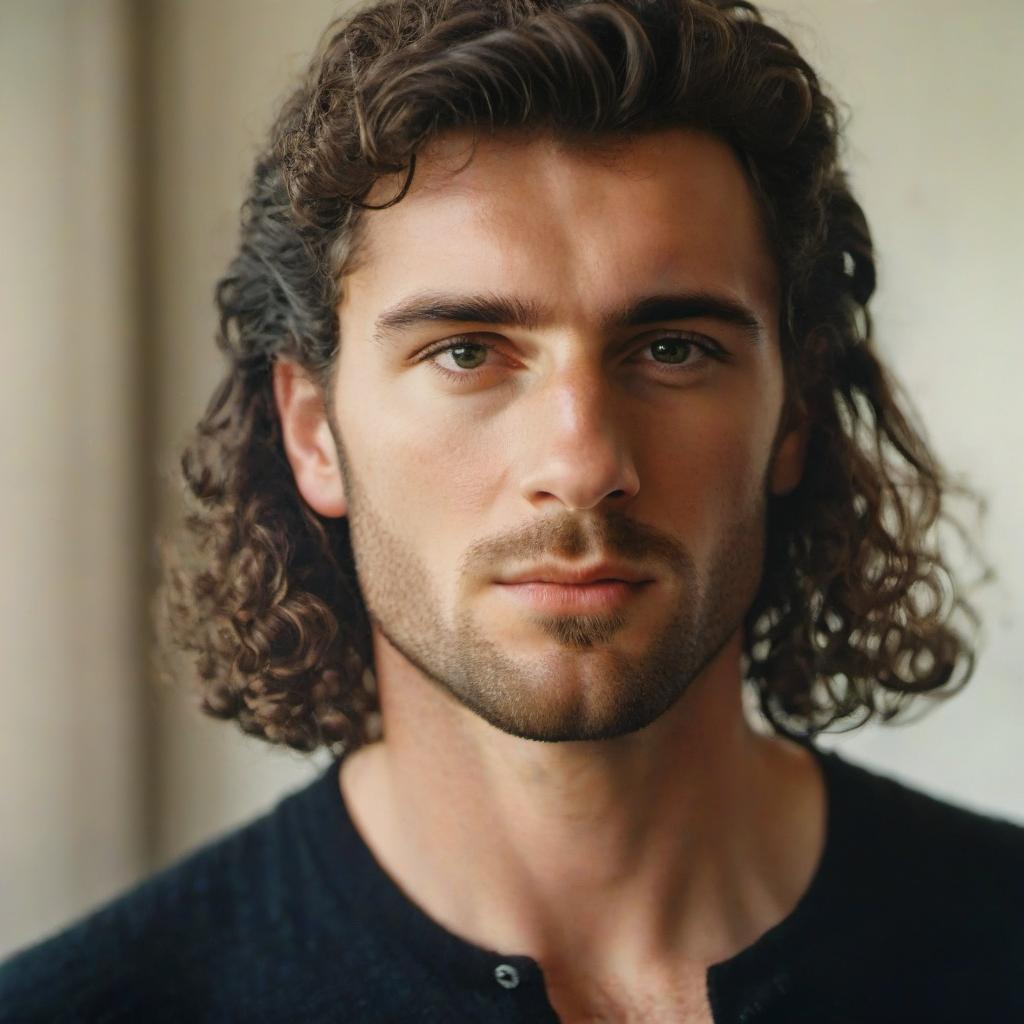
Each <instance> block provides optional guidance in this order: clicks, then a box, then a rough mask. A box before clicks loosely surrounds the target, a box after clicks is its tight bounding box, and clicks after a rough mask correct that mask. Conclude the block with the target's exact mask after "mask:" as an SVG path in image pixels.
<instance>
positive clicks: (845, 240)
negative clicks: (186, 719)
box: [158, 0, 991, 754]
mask: <svg viewBox="0 0 1024 1024" xmlns="http://www.w3.org/2000/svg"><path fill="white" fill-rule="evenodd" d="M671 127H691V128H696V129H701V130H704V131H707V132H710V133H713V134H714V135H716V136H717V137H719V138H721V139H723V140H724V141H726V142H727V143H728V144H729V145H730V146H731V147H732V149H733V150H734V151H735V153H736V154H737V156H738V157H739V159H740V160H741V162H742V165H743V167H744V169H745V171H746V173H747V175H748V179H749V182H750V185H751V187H752V189H753V191H754V194H755V197H756V199H757V201H758V203H759V206H760V208H761V210H762V213H763V216H764V220H765V225H766V228H767V234H768V237H769V241H770V245H771V249H772V254H773V256H774V259H775V261H776V263H777V266H778V269H779V277H780V283H781V289H782V290H781V296H782V306H781V310H782V313H781V317H780V320H781V323H780V343H781V347H782V358H783V367H784V374H785V382H786V395H787V398H786V409H785V410H784V416H788V415H790V413H791V412H792V411H793V410H797V409H799V410H800V412H801V414H803V415H806V416H808V417H809V419H810V422H811V424H812V425H813V427H812V430H811V434H810V439H809V444H808V449H807V455H806V464H805V470H804V475H803V479H802V481H801V483H800V484H799V486H798V487H797V488H796V489H795V490H794V491H793V492H791V493H790V494H788V495H785V496H783V497H779V498H773V499H771V501H770V503H769V507H768V511H767V524H766V528H767V541H766V543H767V547H766V552H765V564H764V572H763V577H762V582H761V585H760V590H759V592H758V594H757V596H756V598H755V600H754V602H753V604H752V606H751V607H750V609H749V611H748V613H747V615H746V617H745V621H744V659H743V661H744V665H743V672H744V678H745V680H746V681H747V682H748V683H750V684H751V685H752V687H753V688H754V692H755V693H756V696H757V701H758V703H759V705H760V709H761V711H762V713H763V714H764V716H765V718H766V719H767V720H768V722H769V723H770V725H771V727H773V728H774V729H775V730H776V731H777V732H780V733H783V734H786V735H789V736H801V737H813V736H814V735H815V734H817V733H819V732H821V731H823V730H825V729H827V728H828V727H829V726H831V725H833V723H837V722H841V721H848V720H851V721H854V725H853V728H856V727H858V726H859V725H863V724H864V723H865V722H867V721H868V720H869V719H871V718H872V717H873V716H879V717H880V718H881V720H883V721H888V720H890V719H893V718H895V717H896V716H897V715H898V714H900V713H901V712H902V710H903V709H904V707H905V706H906V705H907V704H908V703H909V702H910V701H911V700H912V699H913V698H914V697H915V696H916V695H923V694H927V695H929V696H932V697H946V696H950V695H951V694H952V693H953V692H956V691H957V690H958V689H959V688H960V687H962V686H963V685H964V683H966V682H967V680H968V678H969V677H970V675H971V673H972V671H973V667H974V660H975V654H974V648H973V647H972V642H973V641H972V640H971V639H970V631H971V630H970V628H968V627H972V628H973V627H976V626H977V625H978V624H979V620H978V616H977V614H976V613H975V611H974V610H973V608H972V607H971V605H970V604H969V603H968V602H967V601H966V599H965V597H964V596H963V588H962V587H960V586H958V584H957V580H956V578H955V576H954V573H953V572H952V570H951V569H950V567H949V566H948V564H947V562H946V561H944V558H943V556H942V554H941V553H940V550H939V548H940V545H939V544H938V530H937V527H938V526H939V525H941V524H942V523H943V522H945V523H952V524H953V525H954V526H956V527H957V529H958V532H959V533H960V535H961V537H964V538H965V539H966V534H965V531H964V530H963V528H962V527H960V526H959V524H958V523H957V521H956V520H955V519H954V518H953V516H952V515H951V514H950V512H949V507H948V500H947V499H948V498H949V496H950V494H951V493H952V492H954V491H956V492H959V493H960V494H962V495H967V496H970V492H969V491H967V490H966V488H964V487H963V486H961V485H959V484H956V483H954V482H953V481H952V480H951V479H950V478H949V477H947V475H946V474H945V473H944V471H943V470H942V469H941V467H940V466H939V464H938V462H937V460H936V458H935V457H934V455H933V453H932V452H931V451H930V449H929V447H928V444H927V442H926V439H925V437H924V435H923V432H922V430H921V428H920V427H919V426H915V425H914V423H913V422H912V418H911V416H910V413H909V411H908V410H909V405H908V403H907V400H906V397H905V395H903V393H902V392H901V391H900V390H899V389H898V387H897V385H896V383H895V381H894V379H893V378H892V377H891V375H890V374H889V373H888V372H887V371H886V370H885V369H884V368H883V366H882V364H881V363H880V361H879V359H878V357H877V355H876V354H875V351H874V348H873V341H872V328H871V318H870V315H869V313H868V308H867V307H868V302H869V299H870V298H871V295H872V293H873V291H874V288H875V260H874V252H873V247H872V241H871V235H870V232H869V229H868V225H867V222H866V219H865V216H864V214H863V212H862V210H861V207H860V206H859V205H858V203H857V202H856V200H855V199H854V198H853V196H852V194H851V191H850V188H849V185H848V182H847V178H846V175H845V173H844V171H843V170H842V168H841V167H840V161H839V142H840V137H841V125H840V123H839V117H838V115H837V108H836V105H835V103H834V102H833V101H832V100H830V99H829V98H828V96H826V95H825V93H824V92H823V90H822V88H821V85H820V83H819V80H818V78H817V76H816V75H815V72H814V71H813V70H812V68H811V67H810V66H809V65H808V63H807V62H806V61H805V60H804V58H803V57H802V56H801V55H800V54H799V53H798V52H797V49H796V48H795V46H794V45H793V43H792V42H791V41H790V40H789V39H788V38H787V37H786V36H785V35H783V34H782V33H780V32H779V31H778V30H777V29H775V28H772V27H770V26H769V25H767V24H766V23H765V22H764V20H763V18H762V16H761V14H760V12H759V11H758V10H757V8H756V7H755V6H754V4H752V3H747V2H725V0H385V2H382V3H378V4H376V5H374V6H372V7H369V8H366V9H364V10H362V11H361V12H359V13H357V14H356V15H354V16H352V17H350V18H344V19H338V20H337V21H335V22H332V23H331V25H330V26H328V28H327V30H326V31H325V33H324V35H323V37H322V39H321V41H320V44H319V47H318V49H317V52H316V54H315V55H314V57H313V59H312V61H311V63H310V66H309V69H308V71H307V73H306V74H305V76H304V78H303V80H302V82H301V84H300V85H299V86H298V88H296V89H295V90H294V92H292V93H291V94H290V95H289V96H288V97H287V99H286V100H285V102H284V104H283V106H282V108H281V110H280V113H279V115H278V116H277V118H276V120H275V121H274V124H273V127H272V130H271V133H270V138H269V141H268V143H267V144H266V146H265V148H264V149H263V151H262V153H261V155H260V156H259V157H258V159H257V160H256V163H255V167H254V170H253V173H252V177H251V180H250V183H249V186H248V194H247V197H246V199H245V202H244V205H243V208H242V219H241V238H240V244H239V247H238V251H237V255H236V256H235V257H234V259H233V261H232V262H231V264H230V267H229V268H228V270H227V273H226V274H225V276H224V277H223V278H222V279H221V280H220V281H219V283H218V285H217V288H216V304H217V308H218V310H219V331H218V336H217V344H218V346H219V348H220V349H221V351H222V352H223V354H224V355H226V357H227V361H228V364H229V365H228V369H227V371H226V374H225V376H224V379H223V380H222V382H221V383H220V385H219V386H218V388H217V389H216V391H215V393H214V395H213V397H212V399H211V401H210V404H209V407H208V409H207V410H206V412H205V415H204V416H203V417H202V419H201V421H200V422H199V424H198V426H197V428H196V430H195V433H194V435H193V436H192V437H191V438H190V439H189V442H188V445H187V447H186V449H185V451H184V454H183V455H182V458H181V470H182V474H183V480H184V484H185V494H186V501H187V503H188V509H187V514H186V515H185V517H184V521H183V523H182V525H181V527H180V528H179V530H178V533H177V535H176V536H175V538H174V540H173V542H162V543H161V551H162V558H163V562H164V570H165V582H164V583H163V585H162V587H161V590H160V591H158V598H159V599H160V611H161V618H162V621H161V622H160V623H158V629H159V630H160V632H161V634H164V633H166V634H167V636H168V638H169V640H170V642H171V643H172V644H173V645H174V646H175V647H176V648H177V649H179V650H184V651H186V652H190V653H191V655H192V656H193V657H194V661H195V667H196V669H197V673H198V687H199V691H200V695H201V706H202V708H203V709H204V710H205V711H206V712H208V713H209V714H212V715H214V716H218V717H221V718H229V719H235V720H237V722H238V723H239V725H240V726H241V728H242V729H243V730H244V731H245V732H247V733H251V734H254V735H258V736H261V737H263V738H264V739H266V740H268V741H270V742H274V743H284V744H287V745H289V746H290V747H293V748H295V749H299V750H304V751H311V750H315V749H317V748H318V747H320V746H326V747H328V748H329V749H330V750H331V751H333V752H334V753H335V754H338V753H340V752H342V751H344V750H350V749H353V748H355V747H358V746H359V745H361V744H363V743H366V742H370V741H372V740H373V739H374V738H376V736H377V735H378V733H379V728H380V721H379V718H380V716H379V706H378V701H377V695H376V685H375V677H374V672H373V663H372V648H371V642H370V628H369V620H368V616H367V613H366V608H365V605H364V603H363V599H362V596H361V592H360V588H359V585H358V582H357V578H356V572H355V565H354V560H353V554H352V549H351V545H350V540H349V533H348V523H347V519H345V518H339V519H333V518H325V517H322V516H320V515H318V514H317V513H315V512H314V511H313V510H312V509H310V508H309V507H308V505H307V504H306V503H305V502H304V501H303V500H302V498H301V497H300V495H299V493H298V490H297V488H296V486H295V481H294V478H293V476H292V472H291V469H290V466H289V464H288V461H287V459H286V456H285V453H284V449H283V445H282V439H281V431H280V424H279V421H278V418H277V412H276V407H275V403H274V397H273V391H272V367H273V363H274V361H275V359H277V358H278V357H287V358H290V359H293V360H295V361H296V362H298V363H299V364H300V365H301V366H303V367H304V368H305V369H306V371H307V372H309V373H310V374H311V375H312V376H313V378H314V379H315V380H316V381H317V382H318V384H319V386H320V387H321V388H322V389H323V393H324V394H327V389H328V388H329V385H330V376H331V371H332V368H333V367H334V365H335V363H336V356H337V353H338V349H339V345H340V343H341V339H340V338H339V327H338V318H337V307H338V304H339V302H340V299H341V288H342V280H343V277H344V274H345V272H346V270H347V269H349V268H350V267H351V265H352V260H353V259H354V258H355V253H356V252H357V250H358V241H359V228H360V226H361V225H362V224H363V223H364V222H365V215H364V213H363V211H364V210H365V209H368V208H370V209H374V208H381V207H380V206H377V207H370V206H369V204H368V203H367V202H366V198H367V195H368V193H369V191H370V189H371V188H372V187H373V185H374V184H375V183H376V182H377V181H378V180H379V179H381V178H384V177H385V176H390V175H398V176H400V177H401V178H402V180H404V187H402V188H400V189H399V190H398V191H397V194H395V195H394V196H393V198H391V199H390V201H389V202H388V203H385V204H383V205H384V206H387V205H391V204H393V203H395V202H399V201H401V198H402V197H403V196H404V194H405V192H406V191H407V190H408V187H409V184H410V182H411V180H412V176H413V173H414V170H415V157H416V153H417V150H419V149H420V148H421V147H423V146H424V145H425V144H427V143H428V142H429V141H431V140H432V139H433V138H435V137H437V136H438V135H440V134H441V133H444V132H446V131H449V130H455V129H469V130H471V131H474V132H477V133H480V132H492V131H497V130H501V129H507V130H515V131H526V132H541V131H543V132H548V133H554V134H555V135H557V136H558V137H561V138H565V139H570V140H571V139H577V140H580V141H582V140H584V139H586V138H589V137H598V138H599V137H605V138H610V137H612V136H628V135H630V134H637V133H642V132H649V131H656V130H661V129H666V128H671ZM403 176H404V177H403ZM982 504H983V503H982ZM968 543H970V542H969V541H968ZM989 576H991V570H990V569H988V570H987V572H986V574H985V578H988V577H989ZM958 619H959V620H962V621H960V622H958V621H957V620H958ZM858 716H859V721H856V719H857V717H858Z"/></svg>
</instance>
